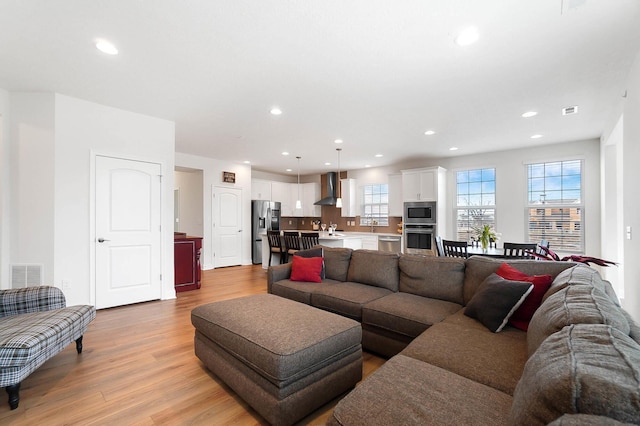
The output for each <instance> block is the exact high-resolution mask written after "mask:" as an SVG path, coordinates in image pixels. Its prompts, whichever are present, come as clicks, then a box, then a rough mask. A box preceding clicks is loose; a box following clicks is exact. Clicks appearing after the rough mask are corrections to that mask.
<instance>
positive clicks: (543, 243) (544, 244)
mask: <svg viewBox="0 0 640 426" xmlns="http://www.w3.org/2000/svg"><path fill="white" fill-rule="evenodd" d="M542 247H544V248H547V249H548V248H549V241H547V240H545V239H542V240H540V242H539V243H538V247H537V248H536V253H538V254H540V255H543V256H544V255H545V254H547V252H546V251H544V250H542Z"/></svg>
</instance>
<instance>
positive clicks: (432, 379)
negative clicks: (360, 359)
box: [267, 247, 640, 426]
mask: <svg viewBox="0 0 640 426" xmlns="http://www.w3.org/2000/svg"><path fill="white" fill-rule="evenodd" d="M300 255H301V256H306V257H315V258H317V257H318V256H319V255H320V256H322V257H323V258H324V267H323V270H322V272H321V279H320V281H321V282H317V283H316V282H301V281H294V280H291V279H290V277H291V273H292V268H293V267H294V266H295V264H292V263H289V264H285V265H276V266H272V267H270V268H269V270H268V278H267V288H268V292H269V293H272V294H275V295H279V296H281V297H286V298H289V299H292V300H296V301H298V302H301V303H306V304H309V305H312V306H315V307H318V308H321V309H325V310H328V311H331V312H334V313H338V314H340V315H344V316H346V317H349V318H352V319H355V320H357V321H359V322H361V324H362V330H363V341H362V345H363V348H365V349H366V350H369V351H372V352H376V353H379V354H381V355H383V356H385V357H390V359H389V360H388V361H387V362H386V363H385V364H384V365H383V366H382V367H380V368H379V369H378V370H376V371H375V372H374V373H373V374H371V375H370V376H369V377H368V378H367V379H365V380H364V381H363V382H361V383H360V384H359V385H358V386H357V387H356V388H355V389H354V390H353V391H351V392H350V393H349V394H348V395H347V396H346V397H344V398H343V399H342V400H341V401H340V402H339V403H338V404H337V406H336V407H335V409H334V411H333V413H332V415H331V417H330V418H329V420H328V424H331V425H344V426H347V425H365V424H367V425H368V424H380V425H385V424H389V425H392V424H394V425H395V424H427V425H428V424H437V425H440V424H466V425H474V424H475V425H486V424H492V425H501V424H517V425H546V424H550V423H553V424H557V425H578V424H581V425H582V424H587V425H588V424H611V425H613V424H640V345H639V344H638V342H639V341H640V329H639V328H638V325H637V324H636V323H635V322H634V321H633V319H632V318H631V317H630V316H629V315H628V314H627V313H626V312H625V311H624V310H623V309H622V308H621V307H620V305H619V302H618V299H617V297H616V295H615V292H614V291H613V288H612V287H611V285H610V283H608V282H607V281H605V280H603V279H602V278H601V277H600V275H599V274H598V272H597V271H596V270H595V269H592V268H590V267H588V266H586V265H582V264H576V263H571V262H551V261H538V260H509V261H507V262H506V266H504V264H505V262H504V261H502V260H496V259H490V258H486V257H481V256H474V257H471V258H469V259H466V260H465V259H453V258H443V257H423V256H414V255H404V254H403V255H395V254H389V253H382V252H377V251H370V250H353V251H352V250H350V249H344V248H328V247H316V248H314V249H312V250H311V251H303V252H301V253H300ZM503 270H505V271H511V272H512V273H515V274H521V275H517V276H518V277H520V276H522V277H526V278H518V280H515V279H506V278H503V277H502V276H499V275H498V274H497V273H496V272H498V273H499V272H501V271H503ZM514 271H515V272H514ZM539 278H540V279H542V278H544V279H542V281H545V280H546V284H545V285H540V282H542V281H540V280H539ZM520 280H523V281H520ZM511 293H513V294H511ZM505 294H508V296H505ZM532 301H533V302H535V303H533V302H532ZM532 303H533V308H532ZM521 308H522V309H524V308H526V309H525V312H524V313H523V312H521ZM527 310H528V312H527Z"/></svg>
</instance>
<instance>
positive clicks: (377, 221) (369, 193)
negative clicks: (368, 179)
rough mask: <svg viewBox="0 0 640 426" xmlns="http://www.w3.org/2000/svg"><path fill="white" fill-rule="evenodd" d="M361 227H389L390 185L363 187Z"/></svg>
mask: <svg viewBox="0 0 640 426" xmlns="http://www.w3.org/2000/svg"><path fill="white" fill-rule="evenodd" d="M360 225H361V226H371V225H380V226H389V185H387V184H386V183H384V184H379V185H378V184H377V185H365V186H363V187H362V215H361V216H360Z"/></svg>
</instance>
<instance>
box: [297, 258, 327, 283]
mask: <svg viewBox="0 0 640 426" xmlns="http://www.w3.org/2000/svg"><path fill="white" fill-rule="evenodd" d="M323 264H324V261H323V259H322V257H302V256H293V261H292V262H291V277H290V279H291V281H305V282H312V283H320V282H322V265H323Z"/></svg>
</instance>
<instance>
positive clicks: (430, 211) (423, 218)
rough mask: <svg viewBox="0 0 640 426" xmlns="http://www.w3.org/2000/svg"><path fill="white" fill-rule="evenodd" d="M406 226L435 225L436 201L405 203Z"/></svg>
mask: <svg viewBox="0 0 640 426" xmlns="http://www.w3.org/2000/svg"><path fill="white" fill-rule="evenodd" d="M402 220H403V221H404V223H405V225H425V224H427V225H434V224H435V223H436V202H435V201H412V202H406V203H404V216H403V217H402Z"/></svg>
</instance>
